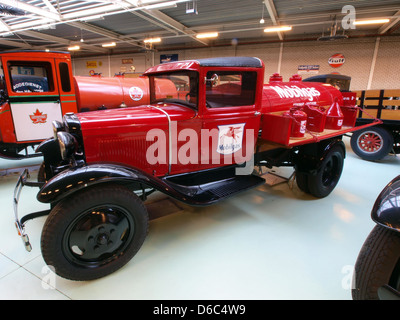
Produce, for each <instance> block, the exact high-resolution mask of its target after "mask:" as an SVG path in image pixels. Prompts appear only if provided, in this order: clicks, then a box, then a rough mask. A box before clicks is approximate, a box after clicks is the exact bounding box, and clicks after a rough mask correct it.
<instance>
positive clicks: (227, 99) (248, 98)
mask: <svg viewBox="0 0 400 320" xmlns="http://www.w3.org/2000/svg"><path fill="white" fill-rule="evenodd" d="M207 79H208V80H207V81H206V104H207V107H209V108H221V107H236V106H245V105H252V104H254V101H255V92H256V83H257V73H256V72H253V71H209V72H207Z"/></svg>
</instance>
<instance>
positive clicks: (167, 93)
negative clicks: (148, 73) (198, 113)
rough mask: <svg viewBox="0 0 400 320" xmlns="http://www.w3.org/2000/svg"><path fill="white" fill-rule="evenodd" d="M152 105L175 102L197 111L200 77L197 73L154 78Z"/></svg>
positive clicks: (178, 73)
mask: <svg viewBox="0 0 400 320" xmlns="http://www.w3.org/2000/svg"><path fill="white" fill-rule="evenodd" d="M152 79H153V80H152V81H151V83H152V89H151V91H152V92H151V103H157V102H173V103H180V104H183V105H186V106H189V107H191V108H195V109H197V104H198V88H199V81H198V79H199V77H198V73H197V72H195V71H179V72H172V73H167V74H157V75H153V76H152Z"/></svg>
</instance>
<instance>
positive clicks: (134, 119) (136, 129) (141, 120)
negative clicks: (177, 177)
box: [77, 104, 197, 175]
mask: <svg viewBox="0 0 400 320" xmlns="http://www.w3.org/2000/svg"><path fill="white" fill-rule="evenodd" d="M196 114H197V113H196V111H195V110H193V109H190V108H188V107H185V106H182V105H176V104H175V105H174V104H155V105H145V106H140V107H130V108H119V109H110V110H102V111H93V112H88V113H80V114H77V117H78V119H79V121H80V124H81V132H82V139H83V145H84V146H85V158H86V162H87V163H88V164H90V163H95V162H99V161H100V162H108V163H123V164H124V165H125V166H131V167H135V168H141V170H144V171H146V172H148V173H151V174H155V175H165V174H166V173H167V172H168V164H167V163H160V164H158V165H151V164H150V163H149V160H148V158H147V157H146V156H147V151H148V150H149V148H150V147H151V145H152V144H153V143H154V137H153V136H152V135H151V134H150V133H152V132H156V133H160V132H161V133H163V135H165V137H168V136H169V130H170V125H169V124H170V122H172V121H177V122H179V123H182V121H184V120H189V119H191V118H193V117H195V116H196ZM167 141H168V140H167V138H166V139H165V141H164V142H163V143H162V144H163V145H164V144H166V143H168V142H167Z"/></svg>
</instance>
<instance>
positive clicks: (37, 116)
mask: <svg viewBox="0 0 400 320" xmlns="http://www.w3.org/2000/svg"><path fill="white" fill-rule="evenodd" d="M29 117H30V118H31V120H32V122H33V124H38V123H46V120H47V114H43V112H40V111H39V109H36V111H35V112H34V113H33V115H30V116H29Z"/></svg>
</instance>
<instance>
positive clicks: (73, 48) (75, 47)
mask: <svg viewBox="0 0 400 320" xmlns="http://www.w3.org/2000/svg"><path fill="white" fill-rule="evenodd" d="M80 48H81V47H80V46H72V47H69V48H68V50H69V51H76V50H79V49H80Z"/></svg>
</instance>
